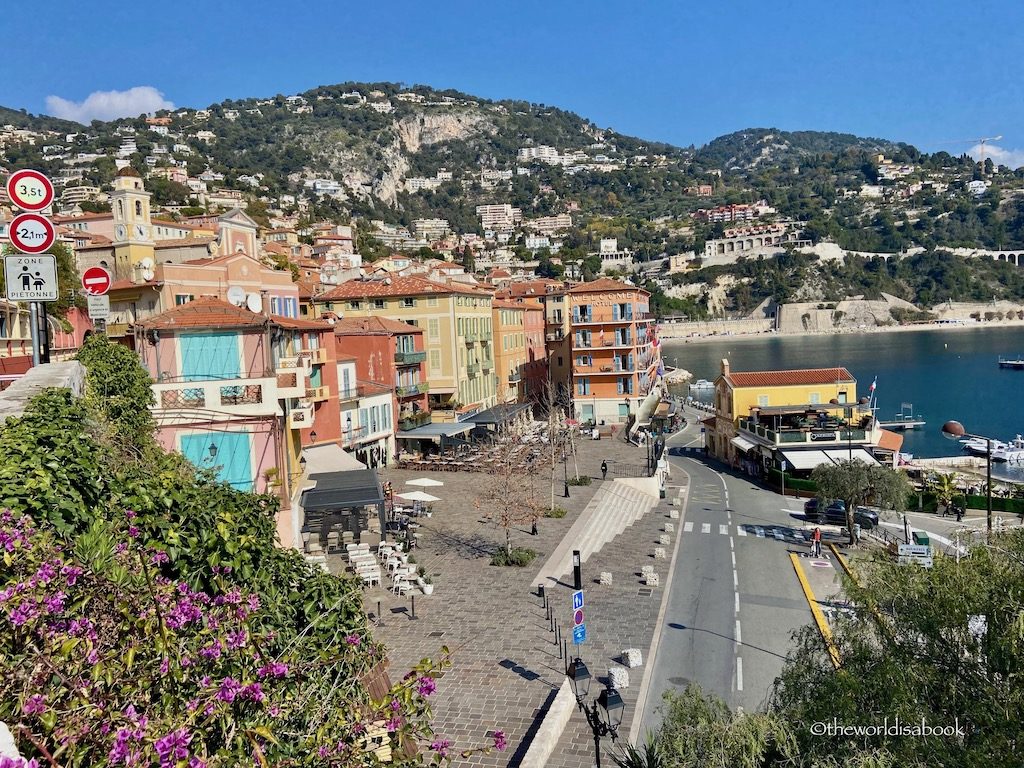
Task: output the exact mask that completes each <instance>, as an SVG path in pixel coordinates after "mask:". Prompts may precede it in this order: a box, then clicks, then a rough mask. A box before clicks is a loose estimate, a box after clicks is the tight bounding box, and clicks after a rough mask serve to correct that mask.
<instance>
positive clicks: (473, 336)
mask: <svg viewBox="0 0 1024 768" xmlns="http://www.w3.org/2000/svg"><path fill="white" fill-rule="evenodd" d="M463 339H465V342H466V343H467V344H475V343H476V342H478V341H483V340H484V334H482V333H479V332H477V333H467V334H464V335H463Z"/></svg>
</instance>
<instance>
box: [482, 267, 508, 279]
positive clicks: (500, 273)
mask: <svg viewBox="0 0 1024 768" xmlns="http://www.w3.org/2000/svg"><path fill="white" fill-rule="evenodd" d="M487 276H488V277H512V273H511V272H509V271H508V270H507V269H501V268H500V267H495V268H494V269H492V270H491V271H490V272H488V273H487Z"/></svg>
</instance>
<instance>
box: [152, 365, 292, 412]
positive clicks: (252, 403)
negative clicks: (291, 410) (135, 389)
mask: <svg viewBox="0 0 1024 768" xmlns="http://www.w3.org/2000/svg"><path fill="white" fill-rule="evenodd" d="M277 381H278V379H277V376H276V375H275V376H261V377H256V378H248V379H242V378H239V379H216V380H212V381H187V382H185V381H178V382H166V381H165V382H161V383H157V384H154V385H153V394H154V396H155V398H156V402H157V405H156V406H155V408H154V410H158V411H188V410H194V409H207V410H209V411H215V412H217V413H216V414H211V415H210V416H209V418H210V419H211V420H213V421H225V420H228V419H230V418H232V417H245V416H268V415H277V414H279V413H280V408H279V406H278V403H277V400H278V398H279V397H281V395H279V393H278V388H277ZM171 418H172V419H173V418H174V417H173V416H171ZM179 418H180V419H182V420H184V419H186V418H193V417H192V416H186V415H185V414H182V415H181V416H180V417H179Z"/></svg>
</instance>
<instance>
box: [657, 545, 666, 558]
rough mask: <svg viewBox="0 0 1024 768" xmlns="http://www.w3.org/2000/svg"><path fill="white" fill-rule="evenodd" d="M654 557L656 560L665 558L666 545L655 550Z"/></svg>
mask: <svg viewBox="0 0 1024 768" xmlns="http://www.w3.org/2000/svg"><path fill="white" fill-rule="evenodd" d="M654 559H655V560H664V559H665V548H664V547H658V548H657V549H655V550H654Z"/></svg>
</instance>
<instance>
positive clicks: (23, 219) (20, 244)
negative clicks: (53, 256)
mask: <svg viewBox="0 0 1024 768" xmlns="http://www.w3.org/2000/svg"><path fill="white" fill-rule="evenodd" d="M10 238H11V245H13V246H14V247H15V248H17V249H18V250H19V251H21V252H22V253H44V252H45V251H48V250H50V248H52V247H53V244H54V242H55V241H56V240H57V232H56V230H54V228H53V224H51V223H50V220H49V219H47V218H46V217H45V216H40V215H39V214H38V213H23V214H21V215H20V216H15V217H14V220H13V221H12V222H11V233H10Z"/></svg>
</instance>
